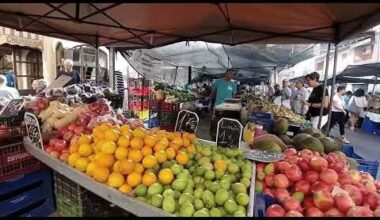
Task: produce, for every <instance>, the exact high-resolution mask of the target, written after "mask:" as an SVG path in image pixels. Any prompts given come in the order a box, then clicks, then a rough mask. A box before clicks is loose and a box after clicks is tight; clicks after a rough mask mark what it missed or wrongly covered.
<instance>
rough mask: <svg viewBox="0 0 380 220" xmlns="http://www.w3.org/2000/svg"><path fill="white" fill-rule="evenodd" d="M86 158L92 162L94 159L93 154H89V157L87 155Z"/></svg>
mask: <svg viewBox="0 0 380 220" xmlns="http://www.w3.org/2000/svg"><path fill="white" fill-rule="evenodd" d="M88 159H89V160H90V161H91V162H92V161H94V159H95V154H91V155H90V156H89V157H88Z"/></svg>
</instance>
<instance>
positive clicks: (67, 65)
mask: <svg viewBox="0 0 380 220" xmlns="http://www.w3.org/2000/svg"><path fill="white" fill-rule="evenodd" d="M73 66H74V62H73V61H72V60H70V59H66V60H65V61H64V62H63V67H64V70H63V71H59V72H58V73H57V78H56V79H58V78H59V77H60V76H62V75H64V76H69V77H71V80H70V81H69V82H68V83H67V84H66V85H65V86H70V85H73V84H79V83H80V75H79V73H78V72H77V71H76V70H73Z"/></svg>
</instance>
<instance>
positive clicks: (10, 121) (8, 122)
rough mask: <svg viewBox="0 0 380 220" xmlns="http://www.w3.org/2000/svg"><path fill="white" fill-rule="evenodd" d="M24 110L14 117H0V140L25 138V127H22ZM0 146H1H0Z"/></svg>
mask: <svg viewBox="0 0 380 220" xmlns="http://www.w3.org/2000/svg"><path fill="white" fill-rule="evenodd" d="M24 114H25V110H21V111H20V112H19V114H18V115H15V116H2V117H0V125H1V126H0V140H1V141H3V140H5V139H14V138H15V137H21V136H25V135H26V134H27V132H26V127H25V125H23V123H22V122H23V121H24ZM0 145H1V144H0Z"/></svg>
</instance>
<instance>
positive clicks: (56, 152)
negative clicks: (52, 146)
mask: <svg viewBox="0 0 380 220" xmlns="http://www.w3.org/2000/svg"><path fill="white" fill-rule="evenodd" d="M49 154H50V155H51V156H52V157H55V158H58V157H59V152H58V151H51V152H50V153H49Z"/></svg>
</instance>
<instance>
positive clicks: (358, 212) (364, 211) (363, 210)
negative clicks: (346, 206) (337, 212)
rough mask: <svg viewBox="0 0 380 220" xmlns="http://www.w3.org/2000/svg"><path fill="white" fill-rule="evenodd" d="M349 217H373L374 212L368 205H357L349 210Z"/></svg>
mask: <svg viewBox="0 0 380 220" xmlns="http://www.w3.org/2000/svg"><path fill="white" fill-rule="evenodd" d="M347 217H373V212H372V210H371V209H369V208H368V207H361V206H355V207H352V208H351V209H350V210H348V212H347Z"/></svg>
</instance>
